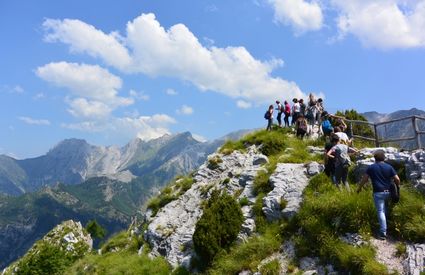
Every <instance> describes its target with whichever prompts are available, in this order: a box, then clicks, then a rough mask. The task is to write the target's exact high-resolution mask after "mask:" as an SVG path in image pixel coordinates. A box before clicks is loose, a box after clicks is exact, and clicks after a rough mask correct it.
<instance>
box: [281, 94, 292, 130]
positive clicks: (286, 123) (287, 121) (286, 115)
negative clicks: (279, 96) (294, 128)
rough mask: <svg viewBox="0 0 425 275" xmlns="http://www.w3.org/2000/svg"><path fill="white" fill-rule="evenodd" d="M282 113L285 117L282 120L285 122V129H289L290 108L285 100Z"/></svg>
mask: <svg viewBox="0 0 425 275" xmlns="http://www.w3.org/2000/svg"><path fill="white" fill-rule="evenodd" d="M284 112H285V117H284V118H283V120H284V121H285V127H289V117H290V116H291V106H290V105H289V103H288V101H286V100H285V102H284Z"/></svg>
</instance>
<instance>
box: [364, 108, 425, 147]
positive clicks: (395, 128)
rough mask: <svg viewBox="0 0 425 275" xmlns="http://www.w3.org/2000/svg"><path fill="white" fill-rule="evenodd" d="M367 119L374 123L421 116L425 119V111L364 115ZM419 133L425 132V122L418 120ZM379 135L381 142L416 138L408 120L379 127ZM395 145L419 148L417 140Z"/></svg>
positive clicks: (414, 110)
mask: <svg viewBox="0 0 425 275" xmlns="http://www.w3.org/2000/svg"><path fill="white" fill-rule="evenodd" d="M362 115H363V116H364V117H366V119H367V120H368V121H370V122H373V123H380V122H385V121H391V120H396V119H401V118H406V117H411V116H419V117H423V118H425V111H423V110H419V109H416V108H412V109H410V110H400V111H396V112H393V113H390V114H380V113H378V112H366V113H363V114H362ZM417 127H418V128H419V131H425V120H417ZM377 133H378V137H379V139H380V140H382V139H384V140H388V139H399V138H412V137H415V130H414V128H413V125H412V123H411V122H410V121H408V120H402V121H397V122H393V123H389V124H385V125H379V126H378V127H377ZM420 140H421V144H422V146H425V135H421V136H420ZM393 145H397V146H400V148H403V149H408V150H410V149H415V148H417V143H416V140H413V139H411V140H406V141H399V142H395V143H394V144H393Z"/></svg>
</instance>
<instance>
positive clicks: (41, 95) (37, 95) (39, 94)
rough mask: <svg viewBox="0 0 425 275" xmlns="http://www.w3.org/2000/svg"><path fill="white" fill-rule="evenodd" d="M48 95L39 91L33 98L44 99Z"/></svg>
mask: <svg viewBox="0 0 425 275" xmlns="http://www.w3.org/2000/svg"><path fill="white" fill-rule="evenodd" d="M45 97H46V95H45V94H44V93H37V94H36V95H35V96H33V97H32V98H33V99H34V100H40V99H43V98H45Z"/></svg>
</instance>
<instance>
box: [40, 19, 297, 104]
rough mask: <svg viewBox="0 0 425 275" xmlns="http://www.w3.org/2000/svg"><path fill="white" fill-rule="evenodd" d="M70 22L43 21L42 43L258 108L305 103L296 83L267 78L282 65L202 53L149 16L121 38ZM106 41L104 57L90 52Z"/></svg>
mask: <svg viewBox="0 0 425 275" xmlns="http://www.w3.org/2000/svg"><path fill="white" fill-rule="evenodd" d="M74 21H75V20H68V19H66V20H62V21H61V20H51V19H48V20H46V21H45V25H46V26H47V27H46V29H47V31H48V33H47V34H46V40H48V41H60V42H62V43H66V44H69V45H70V48H71V50H73V51H78V52H85V53H88V54H89V55H91V56H94V57H99V58H101V59H103V60H104V61H105V62H106V63H108V64H110V65H111V66H114V67H116V68H117V69H120V70H121V71H123V72H132V73H142V74H146V75H149V76H152V77H156V76H167V77H174V78H177V79H180V80H183V81H187V82H190V83H192V84H193V85H195V86H196V87H198V88H199V89H200V90H202V91H214V92H218V93H221V94H224V95H226V96H229V97H232V98H239V99H244V100H249V101H255V102H258V103H259V104H261V103H265V102H268V101H269V100H270V98H276V97H277V96H280V97H282V96H283V97H286V98H293V97H297V98H298V97H305V95H304V94H303V93H302V91H301V90H300V88H299V87H298V85H297V84H296V83H295V82H291V81H287V80H284V79H282V78H279V77H273V76H272V75H271V73H272V71H273V70H274V69H276V68H278V67H280V66H282V65H283V61H282V60H280V59H271V60H268V61H261V60H258V59H255V58H254V57H253V56H252V55H251V54H250V53H249V52H248V51H247V49H246V48H244V47H225V48H219V47H214V46H211V47H205V46H203V45H202V44H201V43H200V42H199V40H198V38H197V37H196V36H195V35H194V34H193V33H192V32H191V31H190V30H189V29H188V28H187V27H186V26H185V25H183V24H176V25H174V26H171V27H170V28H169V29H168V30H166V29H164V27H162V26H161V24H160V22H158V21H157V20H156V18H155V15H154V14H152V13H150V14H142V15H141V16H139V17H137V18H135V19H134V20H133V21H131V22H128V23H127V28H126V36H123V37H119V36H118V35H117V34H109V35H107V34H105V33H103V32H102V31H100V30H98V29H96V28H95V27H93V26H90V25H88V24H86V23H84V22H78V24H76V23H75V22H74ZM52 22H53V23H52ZM70 22H73V24H70ZM74 23H75V24H74ZM64 30H66V31H64ZM79 32H83V33H84V37H85V39H86V41H85V42H84V43H83V42H81V41H80V40H79V39H78V38H76V35H75V34H77V33H79ZM90 34H92V35H90ZM117 37H119V39H118V38H117ZM106 39H110V40H111V41H112V42H109V43H111V44H112V45H114V47H111V48H109V49H108V51H106V50H105V49H104V48H103V47H100V46H94V45H97V43H98V41H103V40H106ZM92 40H93V41H92ZM108 41H109V40H108ZM92 42H93V44H94V45H93V44H92ZM99 44H101V43H99ZM118 55H123V56H125V57H124V59H125V60H126V61H125V62H120V63H117V62H114V60H115V59H116V56H118ZM127 55H128V56H129V59H128V58H127Z"/></svg>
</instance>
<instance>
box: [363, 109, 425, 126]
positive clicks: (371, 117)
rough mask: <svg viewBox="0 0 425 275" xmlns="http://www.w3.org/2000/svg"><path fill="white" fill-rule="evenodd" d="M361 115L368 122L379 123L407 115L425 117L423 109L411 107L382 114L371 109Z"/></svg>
mask: <svg viewBox="0 0 425 275" xmlns="http://www.w3.org/2000/svg"><path fill="white" fill-rule="evenodd" d="M362 115H363V116H364V117H365V118H366V119H367V120H368V121H370V122H373V123H379V122H384V121H388V120H393V119H398V118H403V117H408V116H421V117H425V111H423V110H420V109H416V108H412V109H410V110H399V111H395V112H392V113H389V114H382V113H378V112H375V111H373V112H365V113H362Z"/></svg>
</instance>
